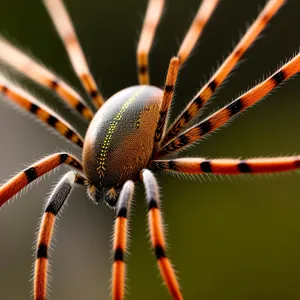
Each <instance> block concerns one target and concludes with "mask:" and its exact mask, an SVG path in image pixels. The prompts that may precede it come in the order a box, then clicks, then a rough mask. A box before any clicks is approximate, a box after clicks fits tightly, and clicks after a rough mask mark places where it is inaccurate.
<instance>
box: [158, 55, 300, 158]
mask: <svg viewBox="0 0 300 300" xmlns="http://www.w3.org/2000/svg"><path fill="white" fill-rule="evenodd" d="M299 72H300V53H298V55H296V56H295V57H294V58H293V59H291V60H290V61H289V62H288V63H286V64H285V65H283V66H282V67H281V68H280V69H279V70H277V71H276V72H275V73H274V74H273V75H271V76H270V77H269V78H267V79H266V80H264V81H263V82H261V83H260V84H258V85H256V86H255V87H254V88H252V89H251V90H249V91H248V92H246V93H245V94H243V95H242V96H240V97H239V98H237V99H236V100H234V101H232V102H231V103H229V104H228V105H226V106H225V107H224V108H222V109H220V110H218V111H217V112H215V113H214V114H212V115H211V116H209V117H208V118H206V119H205V120H204V121H202V122H200V123H198V124H196V125H194V126H192V127H191V128H190V129H188V130H186V131H185V132H183V133H182V134H180V135H179V136H178V137H176V138H175V139H174V140H172V141H171V142H169V143H168V144H167V145H165V146H164V147H163V148H162V149H161V150H160V151H158V152H156V153H155V155H154V157H155V158H158V157H159V156H162V155H165V154H168V153H173V152H176V151H178V150H181V149H183V148H185V147H187V146H189V145H191V144H193V143H196V142H197V141H199V140H200V139H201V138H202V137H203V136H205V135H206V134H208V133H210V132H212V131H214V130H216V129H217V128H219V127H221V126H222V125H224V124H226V123H228V122H229V121H230V120H231V119H232V118H233V117H235V116H236V115H238V114H239V113H241V112H242V111H244V110H245V109H246V108H248V107H250V106H252V105H254V104H255V103H257V102H258V101H259V100H261V99H262V98H264V97H265V96H267V95H268V94H269V93H270V92H271V91H272V90H273V89H274V88H276V87H277V86H278V85H279V84H280V83H282V82H283V81H285V80H287V79H289V78H291V77H292V76H293V75H295V74H297V73H299Z"/></svg>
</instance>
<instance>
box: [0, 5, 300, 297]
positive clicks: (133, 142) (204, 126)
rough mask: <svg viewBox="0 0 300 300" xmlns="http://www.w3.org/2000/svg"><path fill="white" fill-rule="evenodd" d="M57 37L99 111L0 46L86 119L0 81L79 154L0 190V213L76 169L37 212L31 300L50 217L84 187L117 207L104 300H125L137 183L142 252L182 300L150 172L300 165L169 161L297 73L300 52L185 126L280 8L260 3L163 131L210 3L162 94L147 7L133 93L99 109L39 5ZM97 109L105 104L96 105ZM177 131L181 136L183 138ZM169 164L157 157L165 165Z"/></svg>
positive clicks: (295, 162) (75, 50) (40, 278)
mask: <svg viewBox="0 0 300 300" xmlns="http://www.w3.org/2000/svg"><path fill="white" fill-rule="evenodd" d="M44 2H45V5H46V7H47V9H48V11H49V13H50V15H51V17H52V19H53V22H54V24H55V26H56V29H57V31H58V33H59V35H60V36H61V38H62V40H63V42H64V44H65V46H66V49H67V52H68V54H69V57H70V60H71V63H72V65H73V67H74V70H75V72H76V73H77V75H78V77H79V78H80V80H81V82H82V84H83V86H84V88H85V90H86V92H87V93H88V95H89V96H90V97H91V99H92V100H93V105H94V107H95V108H96V109H97V110H98V112H97V113H96V114H95V115H94V113H93V110H92V109H91V108H89V106H88V105H87V104H86V103H85V101H84V100H83V99H82V98H81V96H80V95H79V94H78V93H77V92H75V91H74V90H73V89H72V88H71V87H70V86H69V85H67V84H66V83H64V81H63V80H61V79H60V78H58V77H57V76H56V75H55V74H53V73H51V72H50V71H49V70H47V69H46V68H45V67H44V66H42V65H40V64H39V63H37V62H35V61H34V60H33V59H32V58H30V57H29V56H28V55H26V54H25V53H23V52H21V51H20V50H19V49H17V48H16V47H14V46H12V45H11V44H10V43H9V42H7V41H6V40H4V39H3V38H0V59H1V60H3V61H4V62H5V63H7V64H9V65H11V66H12V67H14V68H15V69H17V70H19V71H21V72H23V73H26V75H28V76H29V77H30V78H31V79H33V80H34V81H36V82H38V83H39V84H41V85H43V86H46V87H48V88H49V89H51V90H52V91H54V92H55V93H56V94H58V95H59V96H60V97H61V98H62V100H63V101H65V102H66V103H67V104H68V105H69V106H70V107H71V108H72V109H73V110H75V111H76V112H77V113H79V114H80V115H81V116H82V117H83V118H85V119H87V120H89V121H91V122H90V125H89V128H88V130H87V132H86V134H85V137H81V136H80V134H79V133H78V132H77V131H76V130H75V129H74V128H73V127H72V126H71V125H70V124H68V123H67V122H66V121H65V120H64V119H63V118H61V117H59V116H58V115H57V114H55V113H54V112H53V111H52V110H51V109H50V108H48V107H47V106H45V105H42V104H41V103H40V102H39V101H38V100H37V99H36V98H34V97H33V96H32V95H30V94H29V93H26V92H24V91H23V90H22V89H20V88H18V87H16V86H14V85H13V84H11V83H10V82H9V80H7V79H6V78H4V77H0V92H1V93H2V95H3V96H5V97H6V99H7V100H10V101H12V102H14V103H16V104H17V105H18V106H20V107H22V108H24V109H25V110H26V111H28V112H30V113H31V114H33V115H34V116H36V117H37V118H38V119H39V120H40V121H42V122H44V123H46V124H47V125H48V126H50V127H52V129H54V130H56V131H57V132H59V133H60V134H61V135H62V136H64V137H65V138H66V139H68V140H70V141H71V142H73V143H74V144H76V145H77V146H79V147H80V148H83V149H82V163H81V161H80V160H78V159H77V158H75V157H74V156H72V155H71V154H68V153H65V152H63V153H55V154H53V155H50V156H47V157H45V158H43V159H41V160H39V161H37V162H36V163H34V164H33V165H31V166H30V167H28V168H26V169H25V170H23V171H22V172H20V173H19V174H17V175H16V176H15V177H13V178H12V179H10V180H9V181H7V182H6V183H5V184H4V185H3V186H1V187H0V206H2V205H3V204H4V203H6V202H7V201H8V200H10V199H11V198H12V197H13V196H14V195H15V194H17V193H18V192H19V191H21V190H22V189H23V188H25V187H26V186H27V185H28V184H30V183H31V182H33V181H35V180H36V179H37V178H39V177H41V176H42V175H44V174H46V173H48V172H50V171H51V170H53V169H55V168H57V167H58V166H60V165H61V164H66V165H69V166H71V167H72V168H74V169H75V171H70V172H68V173H67V174H66V175H65V176H63V178H62V179H61V180H60V181H59V183H58V184H57V185H56V187H55V189H54V190H53V192H52V194H51V196H50V198H49V201H48V202H47V204H46V208H45V211H44V216H43V219H42V222H41V226H40V232H39V236H38V241H37V251H36V262H35V276H34V298H35V299H36V300H45V299H46V291H47V270H48V252H49V251H48V250H49V246H50V243H51V238H52V234H53V227H54V224H55V220H56V216H57V214H58V213H59V212H60V210H61V208H62V207H63V205H64V203H65V201H66V199H67V197H68V195H69V194H70V192H71V190H72V187H73V186H74V185H75V183H77V184H79V185H86V186H87V190H88V194H89V196H90V198H92V199H93V200H94V201H95V202H98V201H100V200H104V201H105V202H106V203H107V204H108V205H109V206H111V207H116V214H117V217H116V222H115V227H114V244H113V250H114V262H113V272H112V277H113V280H112V298H113V299H114V300H120V299H123V298H124V286H125V256H126V249H127V248H126V246H127V244H126V243H127V217H128V213H129V207H130V202H131V200H132V197H133V192H134V183H135V182H137V181H139V182H142V183H143V184H144V186H145V189H146V199H147V206H148V220H149V231H150V238H151V244H152V247H153V251H154V253H155V255H156V258H157V262H158V266H159V270H160V273H161V275H162V278H163V280H164V282H165V283H166V286H167V288H168V290H169V292H170V294H171V296H172V297H173V299H178V300H180V299H182V298H183V297H182V294H181V290H180V287H179V284H178V280H177V278H176V276H175V271H174V269H173V267H172V265H171V262H170V260H169V259H168V257H167V253H166V247H165V238H164V231H163V226H162V223H163V222H162V216H161V213H160V203H159V201H160V200H159V192H158V184H157V181H156V179H155V177H154V174H153V173H154V172H156V171H159V170H165V171H166V170H167V171H170V172H175V173H176V172H177V173H184V174H203V173H212V174H223V175H224V174H225V175H234V174H241V173H253V174H254V173H266V172H269V173H274V172H284V171H292V170H295V169H299V168H300V157H298V156H287V157H280V158H278V157H277V158H276V157H275V158H260V159H246V160H240V159H205V158H172V156H173V155H174V154H176V153H178V151H180V150H182V149H185V148H187V147H188V146H190V145H192V144H194V143H196V142H198V141H199V140H201V139H202V138H203V137H204V136H206V135H207V134H209V133H211V132H213V131H215V130H216V129H218V128H219V127H221V126H222V125H224V124H226V123H227V122H228V121H230V120H231V119H232V118H234V117H236V116H237V115H238V114H239V113H241V112H242V111H244V110H245V109H247V108H248V107H250V106H252V105H254V104H255V103H257V102H258V101H259V100H261V99H262V98H264V97H265V96H266V95H267V94H268V93H269V92H270V91H272V90H273V89H274V88H276V87H277V86H278V85H279V84H280V83H282V82H283V81H285V80H287V79H289V78H291V77H292V76H293V75H295V74H298V73H299V71H300V54H297V55H296V56H295V57H294V58H292V59H291V60H290V61H288V62H287V63H286V64H284V65H283V66H282V67H281V68H280V69H278V70H277V71H276V72H275V73H274V74H273V75H271V76H270V77H268V78H267V79H265V80H264V81H262V82H261V83H259V84H258V85H256V86H255V87H253V88H252V89H251V90H249V91H248V92H246V93H244V94H242V95H241V96H240V97H238V98H236V99H235V100H233V101H232V102H231V103H230V104H228V105H226V106H225V107H223V108H222V109H220V110H218V111H216V112H215V113H214V114H212V115H211V116H209V117H207V118H206V119H204V120H203V121H201V122H199V123H196V124H195V125H193V126H190V127H188V125H189V123H190V121H192V120H193V119H195V117H196V116H197V115H198V112H199V111H200V110H201V109H202V108H203V106H204V105H205V103H207V102H208V101H209V100H210V99H211V97H212V95H213V94H214V93H215V91H216V89H217V88H218V87H219V86H220V85H221V84H222V82H224V80H225V78H226V77H227V76H228V74H229V73H230V72H231V71H232V69H233V68H234V66H235V65H236V64H237V63H238V61H239V60H240V59H241V57H242V55H243V54H244V53H245V51H246V50H247V49H248V48H249V46H250V45H251V44H252V43H253V41H254V40H255V39H256V38H257V36H258V35H259V34H260V33H261V31H262V30H263V29H264V28H265V26H266V25H267V24H268V22H269V21H270V20H271V19H272V17H273V16H274V14H275V13H276V12H277V11H278V10H279V8H280V7H281V6H282V5H283V4H284V3H285V1H284V0H269V1H268V2H267V4H266V6H265V8H264V9H263V10H262V12H261V13H260V15H259V16H258V18H257V19H256V20H255V21H254V23H253V24H252V25H251V26H250V27H249V29H248V31H247V32H246V34H245V35H244V36H243V38H242V39H241V41H240V42H239V43H238V44H237V46H236V47H235V48H234V50H233V51H232V53H231V54H230V55H229V56H228V57H227V59H226V60H225V61H224V62H223V63H222V64H221V66H220V68H219V69H218V70H217V72H216V73H215V74H214V75H213V76H212V77H211V78H210V80H209V81H208V82H207V84H205V85H204V86H203V87H202V89H201V90H200V91H199V92H198V93H197V94H196V96H195V97H194V98H193V99H192V100H191V101H190V102H189V104H188V105H187V106H186V108H185V109H184V110H183V112H182V113H181V114H180V115H179V116H178V117H177V118H176V120H175V121H174V123H173V124H172V125H170V126H169V127H167V123H168V115H169V111H170V107H171V103H172V98H173V93H174V88H175V83H176V79H177V75H178V71H179V69H180V67H181V66H182V64H183V63H184V62H185V61H186V59H187V58H188V56H189V54H190V52H191V51H192V49H193V47H194V45H195V43H196V41H197V40H198V38H199V36H200V35H201V32H202V29H203V28H204V26H205V24H206V22H207V20H208V19H209V17H210V15H211V14H212V12H213V11H214V9H215V7H216V5H217V3H218V2H219V1H218V0H203V1H202V3H201V5H200V8H199V11H198V12H197V15H196V17H195V19H194V21H193V23H192V25H191V27H190V29H189V31H188V33H187V35H186V38H185V39H184V41H183V43H182V45H181V47H180V49H179V51H178V53H177V55H176V56H174V57H173V58H172V59H171V60H170V64H169V68H168V73H167V77H166V80H165V85H164V89H163V90H161V89H159V88H157V87H154V86H150V83H149V72H148V54H149V51H150V48H151V44H152V40H153V37H154V33H155V31H156V27H157V24H158V22H159V20H160V16H161V14H162V10H163V7H164V0H149V6H148V9H147V14H146V18H145V22H144V26H143V29H142V33H141V38H140V42H139V45H138V50H137V62H138V74H139V82H140V85H139V86H132V87H129V88H127V89H124V90H122V91H120V92H118V93H117V94H115V95H114V96H112V97H111V98H110V99H109V100H107V101H106V102H105V101H104V98H103V97H102V95H101V93H100V92H99V91H98V88H97V85H96V83H95V81H94V79H93V77H92V75H91V73H90V71H89V68H88V65H87V63H86V60H85V58H84V55H83V52H82V50H81V47H80V45H79V42H78V39H77V37H76V34H75V31H74V29H73V26H72V23H71V20H70V18H69V16H68V14H67V11H66V9H65V7H64V5H63V3H62V1H61V0H44ZM104 102H105V103H104ZM184 130H185V131H184ZM167 156H168V157H170V158H168V159H167V158H166V157H167Z"/></svg>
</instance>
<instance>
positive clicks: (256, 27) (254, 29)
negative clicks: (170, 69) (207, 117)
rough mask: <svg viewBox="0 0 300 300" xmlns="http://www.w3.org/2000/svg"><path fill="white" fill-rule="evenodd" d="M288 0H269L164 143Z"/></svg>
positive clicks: (167, 133)
mask: <svg viewBox="0 0 300 300" xmlns="http://www.w3.org/2000/svg"><path fill="white" fill-rule="evenodd" d="M285 2H286V0H269V1H268V2H267V4H266V6H265V8H264V9H263V10H262V12H261V13H260V14H259V16H258V17H257V19H256V20H255V21H254V23H253V24H252V25H251V27H250V28H249V29H248V31H247V32H246V33H245V35H244V36H243V38H242V39H241V40H240V42H239V43H238V44H237V46H236V47H235V48H234V50H233V51H232V53H231V54H230V55H229V56H228V57H227V58H226V60H225V61H224V62H223V63H222V65H221V66H220V67H219V69H218V70H217V71H216V73H215V74H214V75H213V76H212V77H211V78H210V80H209V81H208V83H207V84H205V85H204V87H203V88H202V89H201V90H200V92H199V93H198V94H197V95H196V96H195V97H194V98H193V99H192V100H191V101H190V102H189V104H188V105H187V107H186V108H185V109H184V110H183V112H182V113H181V114H180V115H179V116H178V117H177V118H176V120H175V122H174V123H173V124H172V125H171V126H170V127H169V128H168V130H167V132H166V135H165V137H164V138H163V140H162V143H161V144H162V145H165V144H167V143H168V142H169V141H170V140H172V139H173V138H174V137H175V136H177V134H178V133H179V132H180V131H181V129H182V128H183V127H185V126H186V125H187V124H188V123H189V122H190V121H191V120H192V118H193V117H195V116H196V115H197V113H198V112H199V111H200V109H201V108H202V107H203V106H204V104H205V103H206V102H207V101H208V100H209V99H210V98H211V96H212V95H213V94H214V92H215V91H216V89H217V88H218V87H219V86H220V85H221V84H222V82H224V80H225V78H226V77H227V76H228V74H229V73H230V72H231V71H232V69H233V68H234V66H236V64H237V63H238V61H239V60H240V59H241V57H242V55H243V54H244V53H245V52H246V50H247V49H248V48H249V47H250V46H251V44H252V43H253V42H254V40H255V39H256V38H257V36H258V35H259V34H260V33H261V32H262V30H263V29H264V28H265V27H266V26H267V24H268V23H269V22H270V20H271V18H272V17H273V16H274V15H275V13H276V12H277V11H278V10H279V8H280V7H281V6H282V5H283V4H284V3H285Z"/></svg>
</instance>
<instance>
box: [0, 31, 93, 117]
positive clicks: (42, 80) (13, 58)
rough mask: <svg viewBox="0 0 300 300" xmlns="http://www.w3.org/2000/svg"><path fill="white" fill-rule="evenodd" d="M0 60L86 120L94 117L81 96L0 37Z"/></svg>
mask: <svg viewBox="0 0 300 300" xmlns="http://www.w3.org/2000/svg"><path fill="white" fill-rule="evenodd" d="M0 60H2V61H3V62H5V63H6V64H8V65H10V66H11V67H13V68H15V69H16V70H18V71H19V72H21V73H23V74H25V75H26V76H28V77H29V78H31V79H32V80H33V81H35V82H37V83H39V84H40V85H42V86H45V87H47V88H49V89H50V90H52V91H53V92H54V93H56V94H57V95H58V96H59V97H60V98H61V99H63V100H64V101H65V102H66V103H67V104H68V105H69V106H70V107H71V108H73V109H74V110H75V111H76V112H77V113H79V114H80V115H81V116H83V117H84V118H85V119H87V120H91V119H92V118H93V116H94V114H93V112H92V111H91V109H90V108H89V107H88V106H87V104H86V103H85V102H84V100H83V99H82V98H81V96H80V95H79V94H78V93H77V92H76V91H75V90H74V89H73V88H71V87H70V86H69V85H68V84H66V83H65V82H64V81H63V80H62V79H60V78H59V77H57V75H55V74H53V73H52V72H50V71H49V70H48V69H47V68H46V67H44V66H43V65H42V64H40V63H38V62H36V61H34V60H33V59H32V58H31V57H30V56H29V55H27V54H25V53H24V52H22V51H21V50H19V49H18V48H16V47H14V46H13V45H11V44H10V43H9V42H8V41H6V40H5V39H4V38H3V37H1V36H0Z"/></svg>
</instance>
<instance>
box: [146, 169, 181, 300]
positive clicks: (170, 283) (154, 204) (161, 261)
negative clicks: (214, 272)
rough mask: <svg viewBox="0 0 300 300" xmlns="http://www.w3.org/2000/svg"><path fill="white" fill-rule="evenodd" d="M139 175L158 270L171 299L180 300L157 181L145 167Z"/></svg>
mask: <svg viewBox="0 0 300 300" xmlns="http://www.w3.org/2000/svg"><path fill="white" fill-rule="evenodd" d="M141 176H142V178H143V182H144V185H145V189H146V199H147V205H148V222H149V231H150V237H151V244H152V247H153V250H154V252H155V255H156V259H157V263H158V267H159V271H160V274H161V276H162V278H163V280H164V282H165V284H166V286H167V288H168V290H169V292H170V294H171V296H172V297H173V299H176V300H181V299H183V298H182V295H181V291H180V287H179V284H178V281H177V278H176V275H175V271H174V269H173V267H172V264H171V262H170V260H169V259H168V258H167V254H166V243H165V237H164V228H163V220H162V215H161V212H160V203H159V202H160V200H159V191H158V185H157V181H156V179H155V177H154V175H153V174H152V172H151V171H149V170H147V169H146V170H143V171H142V174H141Z"/></svg>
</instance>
